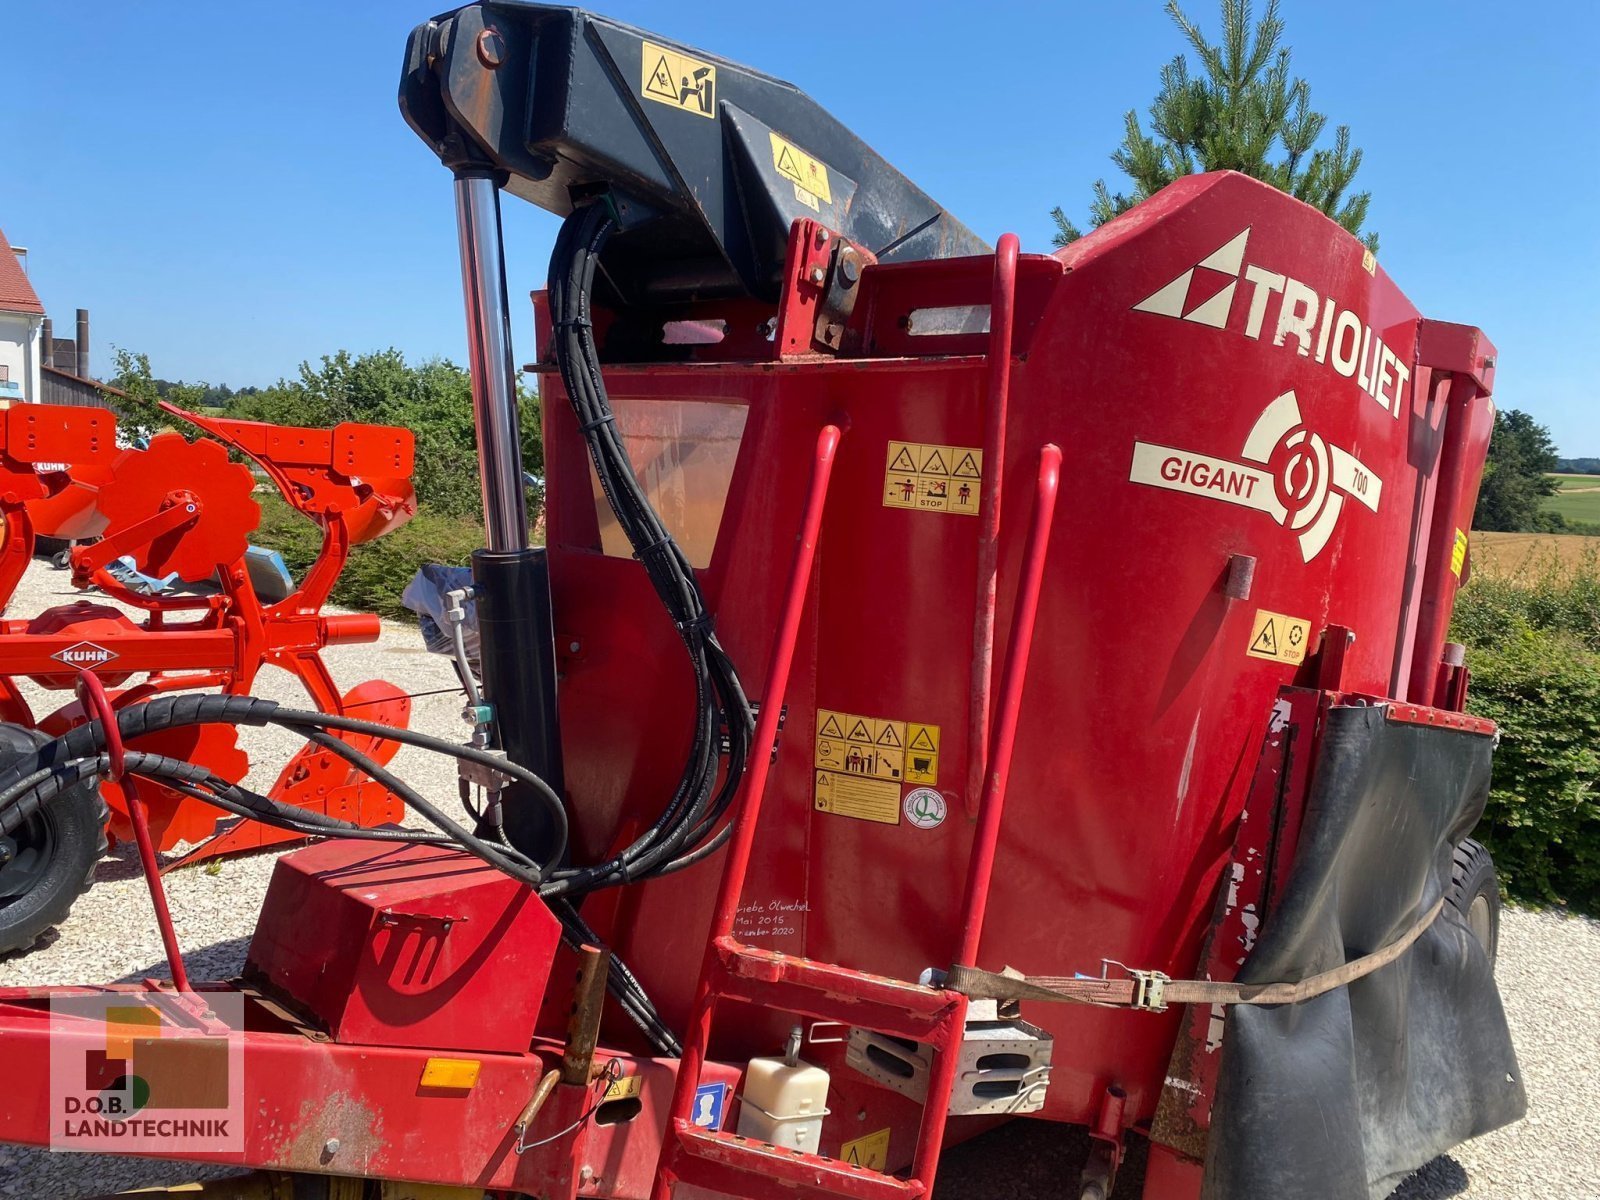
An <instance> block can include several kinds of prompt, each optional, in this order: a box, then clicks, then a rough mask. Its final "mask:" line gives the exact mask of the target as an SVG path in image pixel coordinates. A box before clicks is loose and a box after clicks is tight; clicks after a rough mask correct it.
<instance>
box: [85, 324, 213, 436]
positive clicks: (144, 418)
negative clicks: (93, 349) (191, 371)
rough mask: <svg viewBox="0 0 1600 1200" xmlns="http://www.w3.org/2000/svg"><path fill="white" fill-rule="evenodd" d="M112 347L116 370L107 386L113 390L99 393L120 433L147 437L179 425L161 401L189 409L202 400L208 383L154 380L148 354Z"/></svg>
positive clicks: (196, 406)
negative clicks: (115, 415)
mask: <svg viewBox="0 0 1600 1200" xmlns="http://www.w3.org/2000/svg"><path fill="white" fill-rule="evenodd" d="M111 350H112V361H113V362H114V363H115V364H116V372H115V374H113V375H112V377H111V379H110V381H109V385H110V387H112V388H115V389H116V391H115V392H112V391H102V392H101V393H100V394H101V396H102V398H103V399H104V401H105V404H106V407H108V408H110V409H111V410H112V411H113V412H115V413H116V414H117V417H118V420H119V423H120V424H121V427H122V430H123V432H124V433H127V434H128V435H129V436H131V437H140V438H148V437H149V436H150V435H151V434H153V433H155V431H156V430H158V429H163V428H167V427H170V426H172V425H175V424H178V421H177V418H175V417H173V416H171V415H170V414H168V413H167V412H165V411H164V410H163V409H162V408H161V405H160V401H162V400H167V401H170V402H171V403H173V404H176V405H177V406H178V407H179V408H186V409H189V410H191V411H192V410H194V409H195V408H198V407H199V406H200V404H201V403H202V402H203V400H204V397H205V394H206V392H207V391H208V385H207V384H204V383H193V384H191V383H170V382H168V381H167V380H164V379H156V378H155V377H154V376H153V375H151V373H150V356H149V355H148V354H135V353H133V352H132V351H131V350H124V349H123V348H122V347H121V346H113V347H112V348H111ZM119 393H120V394H119Z"/></svg>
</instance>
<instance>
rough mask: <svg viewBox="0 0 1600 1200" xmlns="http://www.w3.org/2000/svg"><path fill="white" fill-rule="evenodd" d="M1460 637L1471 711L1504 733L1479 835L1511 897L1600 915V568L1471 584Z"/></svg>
mask: <svg viewBox="0 0 1600 1200" xmlns="http://www.w3.org/2000/svg"><path fill="white" fill-rule="evenodd" d="M1453 636H1454V638H1455V640H1457V641H1460V642H1463V643H1465V644H1466V646H1467V662H1468V665H1469V667H1470V668H1471V670H1472V684H1471V691H1470V698H1469V702H1468V707H1469V709H1470V710H1471V711H1472V712H1474V713H1477V714H1479V715H1481V716H1485V717H1488V718H1490V719H1491V720H1493V721H1495V722H1496V723H1497V724H1498V725H1499V726H1500V735H1501V738H1500V746H1499V749H1498V750H1497V752H1496V754H1495V760H1494V776H1493V782H1492V785H1491V790H1490V794H1489V804H1488V807H1487V809H1486V810H1485V812H1484V818H1483V823H1482V825H1481V826H1480V827H1479V831H1478V835H1477V836H1478V837H1479V838H1481V840H1483V841H1484V842H1485V843H1486V844H1487V845H1488V846H1489V848H1490V849H1491V850H1492V851H1493V853H1494V857H1495V864H1496V866H1497V867H1498V868H1499V871H1500V877H1501V882H1502V884H1503V885H1504V886H1505V888H1506V890H1507V892H1508V893H1509V894H1510V895H1512V896H1515V897H1517V898H1519V899H1524V900H1529V901H1533V902H1536V903H1553V904H1563V905H1569V906H1571V907H1572V908H1574V909H1578V910H1581V911H1585V912H1590V913H1600V565H1597V563H1596V560H1595V556H1594V555H1590V556H1589V557H1588V559H1587V560H1586V561H1584V562H1582V563H1580V564H1579V565H1578V566H1577V567H1576V568H1574V567H1572V566H1570V565H1568V566H1562V565H1561V564H1559V563H1558V562H1556V561H1554V560H1553V559H1552V560H1551V561H1549V562H1546V563H1540V564H1535V565H1533V566H1531V567H1524V568H1523V569H1522V570H1521V571H1520V572H1518V573H1516V574H1514V575H1509V576H1487V577H1480V578H1478V579H1474V580H1473V581H1472V583H1470V584H1469V585H1468V586H1467V587H1466V588H1465V589H1464V590H1463V591H1462V593H1461V595H1460V597H1459V598H1458V600H1457V603H1456V615H1455V622H1454V625H1453Z"/></svg>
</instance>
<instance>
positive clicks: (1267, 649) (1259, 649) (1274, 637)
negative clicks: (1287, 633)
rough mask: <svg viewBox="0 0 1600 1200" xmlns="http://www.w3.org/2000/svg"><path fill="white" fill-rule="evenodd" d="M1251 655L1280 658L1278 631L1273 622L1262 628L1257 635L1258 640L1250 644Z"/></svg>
mask: <svg viewBox="0 0 1600 1200" xmlns="http://www.w3.org/2000/svg"><path fill="white" fill-rule="evenodd" d="M1250 653H1251V654H1266V655H1269V656H1270V657H1272V658H1277V657H1278V631H1277V629H1276V628H1275V627H1274V626H1273V624H1272V622H1271V621H1268V622H1267V623H1266V624H1265V625H1263V626H1262V627H1261V632H1260V633H1258V634H1256V640H1255V641H1253V642H1251V643H1250Z"/></svg>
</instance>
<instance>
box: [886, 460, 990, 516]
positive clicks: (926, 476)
mask: <svg viewBox="0 0 1600 1200" xmlns="http://www.w3.org/2000/svg"><path fill="white" fill-rule="evenodd" d="M887 461H888V465H887V466H886V467H885V468H884V473H883V503H884V506H885V507H886V508H916V509H922V510H924V511H927V512H945V513H962V514H963V515H965V516H969V517H972V516H977V515H978V503H979V492H980V490H981V488H980V486H979V485H980V484H981V483H982V482H983V451H982V450H979V449H977V448H976V447H968V446H936V445H929V444H927V443H923V442H890V443H889V456H888V460H887Z"/></svg>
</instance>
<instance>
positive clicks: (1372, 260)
mask: <svg viewBox="0 0 1600 1200" xmlns="http://www.w3.org/2000/svg"><path fill="white" fill-rule="evenodd" d="M1361 269H1362V270H1363V271H1365V272H1366V273H1367V274H1368V275H1376V274H1377V273H1378V256H1377V255H1376V254H1374V253H1373V252H1372V251H1371V250H1363V251H1362V252H1361Z"/></svg>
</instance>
